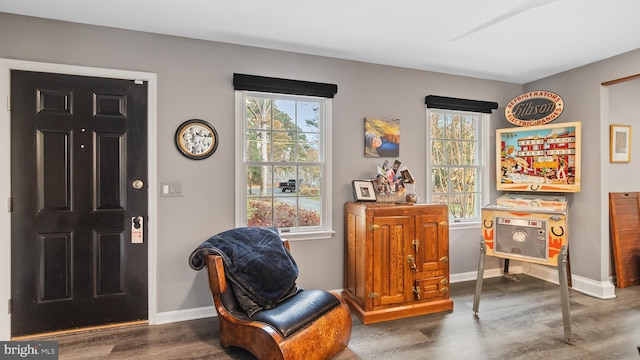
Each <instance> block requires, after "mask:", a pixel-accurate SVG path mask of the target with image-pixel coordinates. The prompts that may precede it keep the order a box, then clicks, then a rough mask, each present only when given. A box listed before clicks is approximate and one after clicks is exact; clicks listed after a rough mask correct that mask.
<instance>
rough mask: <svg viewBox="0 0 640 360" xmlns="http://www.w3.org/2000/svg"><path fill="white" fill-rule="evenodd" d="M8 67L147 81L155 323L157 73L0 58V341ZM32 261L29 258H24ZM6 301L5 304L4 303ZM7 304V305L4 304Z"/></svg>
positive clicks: (6, 270)
mask: <svg viewBox="0 0 640 360" xmlns="http://www.w3.org/2000/svg"><path fill="white" fill-rule="evenodd" d="M11 70H25V71H40V72H49V73H59V74H69V75H82V76H92V77H108V78H116V79H129V80H143V81H147V82H148V95H147V110H148V121H147V124H148V125H147V136H148V153H149V158H148V179H147V186H148V191H149V202H148V214H149V219H150V221H148V223H147V224H145V228H146V229H147V230H148V238H147V239H148V242H149V243H148V244H147V246H148V251H149V260H148V280H149V282H148V287H149V289H148V290H149V292H148V311H149V323H150V324H155V323H156V317H157V311H158V309H157V291H156V289H157V281H156V252H157V241H156V234H157V225H156V224H157V219H158V214H157V204H158V198H157V197H158V191H157V185H158V181H157V180H158V179H157V161H158V160H157V126H158V118H157V115H158V114H157V75H156V74H155V73H148V72H139V71H128V70H116V69H103V68H93V67H85V66H74V65H62V64H50V63H41V62H32V61H22V60H11V59H2V58H0V98H1V99H2V100H0V104H2V105H0V172H1V173H3V174H9V175H4V176H1V177H0V201H1V202H4V203H5V204H6V205H5V210H2V209H1V208H0V214H2V215H0V341H8V340H10V338H11V314H9V305H8V304H9V299H11V260H12V259H11V214H10V213H9V198H10V197H11V176H10V174H11V121H10V120H11V112H10V111H8V106H9V100H8V99H9V95H10V94H11V76H10V73H11ZM25 260H26V261H31V260H32V259H25ZM5 304H7V305H5ZM5 306H6V307H5Z"/></svg>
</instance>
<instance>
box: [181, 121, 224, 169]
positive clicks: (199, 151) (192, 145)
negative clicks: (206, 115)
mask: <svg viewBox="0 0 640 360" xmlns="http://www.w3.org/2000/svg"><path fill="white" fill-rule="evenodd" d="M175 141H176V146H177V147H178V150H180V152H181V153H182V154H183V155H184V156H186V157H188V158H189V159H194V160H202V159H206V158H208V157H209V156H211V155H212V154H213V153H214V152H215V151H216V149H217V148H218V132H217V131H216V129H215V128H214V127H213V126H211V124H209V123H208V122H206V121H204V120H200V119H191V120H187V121H185V122H183V123H182V124H180V126H179V127H178V129H177V130H176V135H175Z"/></svg>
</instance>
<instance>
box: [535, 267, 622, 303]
mask: <svg viewBox="0 0 640 360" xmlns="http://www.w3.org/2000/svg"><path fill="white" fill-rule="evenodd" d="M527 275H530V276H533V277H536V278H538V279H542V280H545V281H548V282H551V283H554V284H559V283H560V282H559V281H558V270H557V269H556V268H554V267H550V266H544V265H538V264H531V268H530V270H529V272H528V273H527ZM571 289H573V290H575V291H578V292H581V293H583V294H585V295H589V296H593V297H595V298H598V299H603V300H608V299H615V298H616V293H615V286H613V283H612V282H611V281H610V280H608V281H595V280H592V279H587V278H585V277H582V276H579V275H574V274H571Z"/></svg>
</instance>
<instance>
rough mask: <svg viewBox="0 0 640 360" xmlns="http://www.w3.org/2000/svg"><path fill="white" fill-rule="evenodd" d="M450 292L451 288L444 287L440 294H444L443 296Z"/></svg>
mask: <svg viewBox="0 0 640 360" xmlns="http://www.w3.org/2000/svg"><path fill="white" fill-rule="evenodd" d="M448 291H449V288H448V287H446V286H445V287H443V288H442V289H440V292H441V293H443V294H446V293H447V292H448Z"/></svg>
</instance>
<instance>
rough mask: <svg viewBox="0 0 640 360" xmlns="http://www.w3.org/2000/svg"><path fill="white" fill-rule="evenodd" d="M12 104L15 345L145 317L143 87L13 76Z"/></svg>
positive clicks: (31, 74)
mask: <svg viewBox="0 0 640 360" xmlns="http://www.w3.org/2000/svg"><path fill="white" fill-rule="evenodd" d="M11 104H12V109H11V196H12V204H13V211H12V213H11V292H12V305H13V306H12V313H11V333H12V336H20V335H27V334H35V333H42V332H49V331H54V330H64V329H73V328H79V327H87V326H96V325H104V324H110V323H119V322H127V321H135V320H141V319H147V293H148V291H147V234H146V233H147V232H146V231H145V227H146V225H147V220H148V216H147V201H148V199H147V197H148V194H147V84H146V83H145V82H138V83H136V82H134V81H132V80H117V79H105V78H91V77H83V76H74V75H61V74H48V73H37V72H26V71H15V70H14V71H12V72H11ZM137 180H139V181H137ZM132 224H133V226H132Z"/></svg>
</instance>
